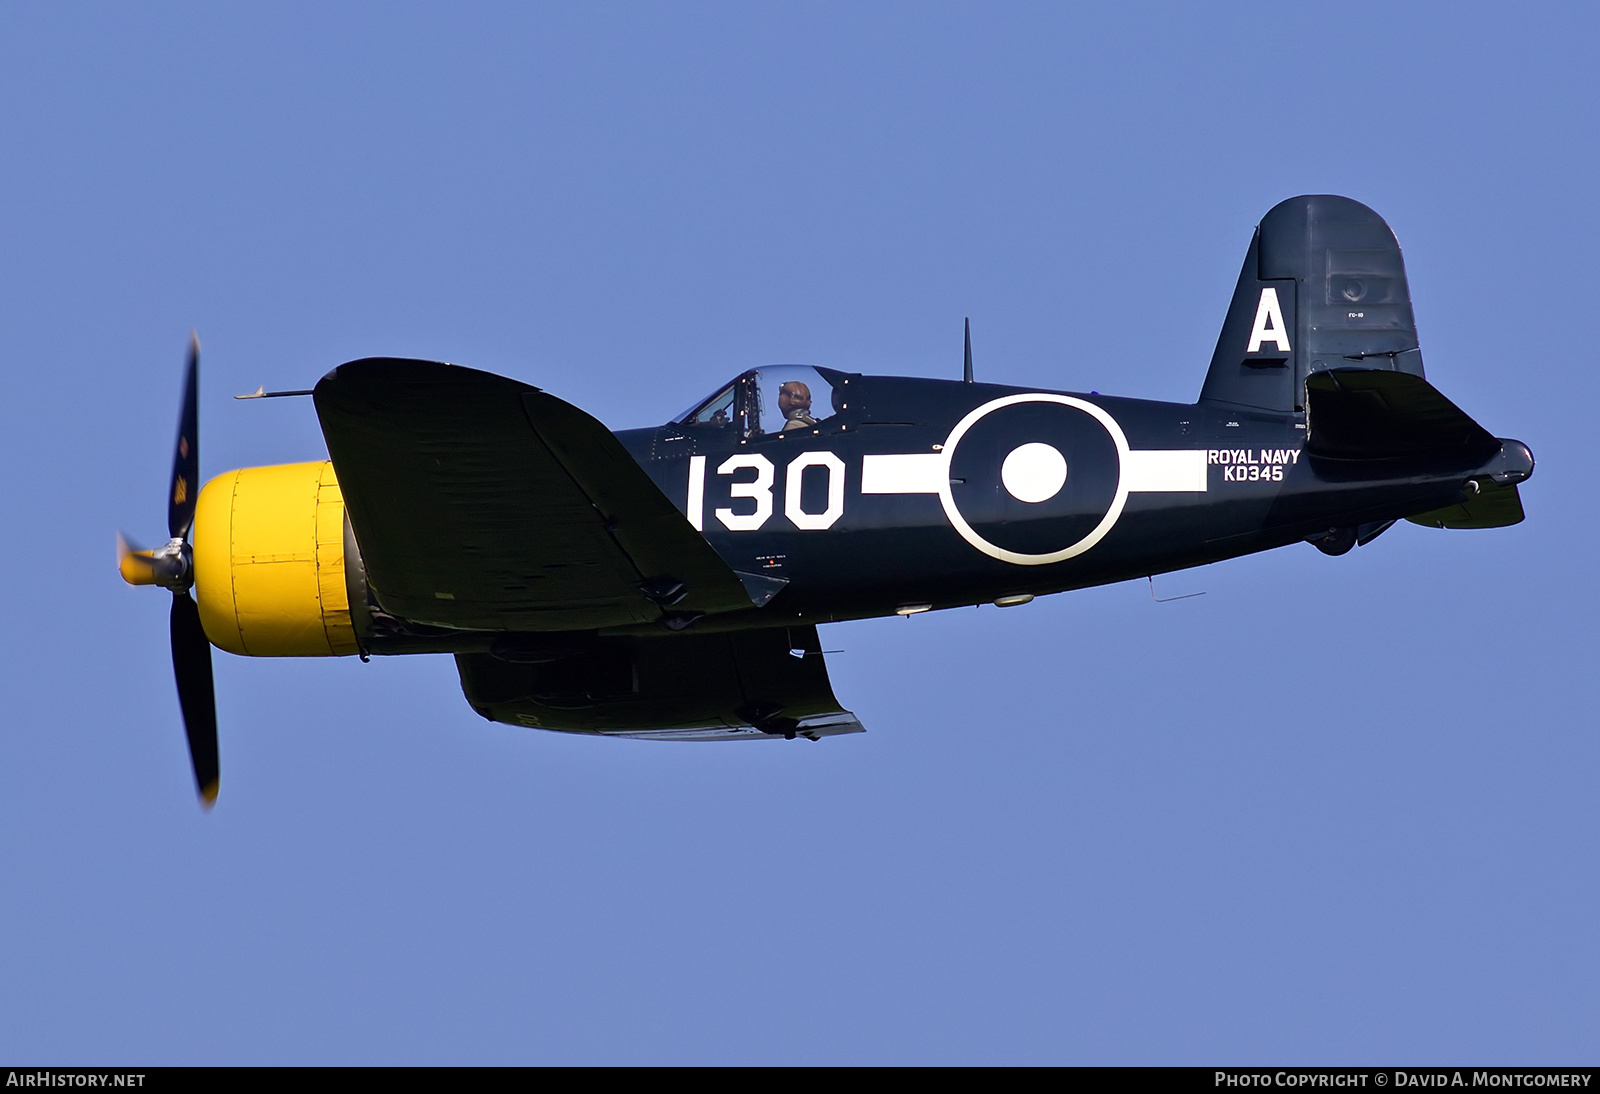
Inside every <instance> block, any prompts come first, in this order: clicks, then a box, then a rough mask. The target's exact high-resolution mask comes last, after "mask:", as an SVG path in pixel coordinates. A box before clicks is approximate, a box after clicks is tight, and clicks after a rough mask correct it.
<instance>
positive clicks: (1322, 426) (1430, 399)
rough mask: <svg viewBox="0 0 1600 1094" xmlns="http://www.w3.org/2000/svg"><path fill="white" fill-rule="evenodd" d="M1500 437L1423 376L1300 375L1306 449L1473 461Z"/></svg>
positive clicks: (1344, 456) (1366, 372)
mask: <svg viewBox="0 0 1600 1094" xmlns="http://www.w3.org/2000/svg"><path fill="white" fill-rule="evenodd" d="M1499 449H1500V442H1499V441H1498V440H1496V439H1495V438H1494V436H1493V435H1491V434H1490V433H1489V431H1488V430H1486V429H1484V428H1483V427H1482V426H1481V425H1479V424H1478V423H1477V422H1475V421H1473V420H1472V419H1471V418H1470V417H1468V416H1467V414H1466V412H1465V411H1463V410H1462V409H1461V408H1460V407H1458V406H1456V405H1455V404H1454V403H1452V402H1451V401H1450V400H1449V399H1446V398H1445V397H1444V396H1443V395H1441V394H1439V392H1438V390H1437V389H1436V388H1434V386H1433V385H1432V384H1430V383H1428V381H1426V380H1424V379H1423V378H1422V377H1421V376H1415V375H1412V374H1411V373H1407V372H1394V371H1391V370H1388V369H1330V370H1328V371H1326V372H1317V373H1313V374H1312V375H1311V376H1309V377H1307V378H1306V451H1307V452H1308V453H1310V454H1311V455H1313V456H1323V457H1327V458H1330V459H1341V460H1385V459H1404V458H1408V457H1420V458H1429V459H1434V458H1445V459H1450V458H1455V457H1459V458H1460V460H1461V461H1462V462H1463V464H1465V465H1475V464H1478V463H1481V462H1482V461H1483V460H1486V459H1488V458H1489V457H1490V456H1492V455H1494V453H1495V452H1497V451H1499Z"/></svg>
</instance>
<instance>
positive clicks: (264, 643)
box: [194, 460, 358, 657]
mask: <svg viewBox="0 0 1600 1094" xmlns="http://www.w3.org/2000/svg"><path fill="white" fill-rule="evenodd" d="M344 524H345V517H344V495H343V494H341V493H340V492H339V480H338V479H336V478H335V477H334V474H333V464H332V463H330V462H328V461H327V460H320V461H317V462H315V463H290V464H279V465H277V466H274V467H246V468H243V469H241V470H238V471H230V472H228V473H227V474H226V475H218V476H217V477H216V478H214V479H212V480H211V481H210V482H208V483H206V485H205V488H204V489H202V490H201V491H200V498H199V500H198V502H197V503H196V506H195V515H194V585H195V590H194V591H195V595H196V596H197V597H198V598H199V601H200V622H201V625H202V626H204V627H205V632H206V637H207V638H209V639H211V642H212V644H213V645H216V646H218V647H219V648H221V649H225V650H227V651H228V652H229V653H241V654H248V655H250V656H253V657H317V656H323V657H327V656H332V655H338V654H350V653H356V652H358V649H357V646H356V635H355V630H354V628H353V627H352V625H351V622H350V599H349V593H348V592H347V586H346V585H345V569H344V555H345V546H344V545H345V536H344Z"/></svg>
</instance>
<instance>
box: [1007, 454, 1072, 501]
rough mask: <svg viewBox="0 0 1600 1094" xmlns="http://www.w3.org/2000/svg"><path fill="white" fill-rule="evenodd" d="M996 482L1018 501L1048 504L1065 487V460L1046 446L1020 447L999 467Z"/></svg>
mask: <svg viewBox="0 0 1600 1094" xmlns="http://www.w3.org/2000/svg"><path fill="white" fill-rule="evenodd" d="M1000 481H1001V482H1003V483H1004V484H1005V487H1006V491H1007V493H1009V494H1010V495H1011V496H1012V497H1014V498H1016V499H1017V500H1018V501H1027V502H1041V501H1049V500H1050V499H1051V498H1053V497H1055V496H1056V495H1057V494H1059V493H1061V488H1062V487H1063V486H1065V485H1066V484H1067V459H1066V457H1065V456H1063V455H1062V454H1061V453H1060V452H1057V451H1056V450H1055V449H1054V448H1052V447H1050V446H1049V445H1047V444H1040V443H1039V442H1037V441H1035V442H1033V443H1032V444H1025V445H1021V446H1019V447H1017V448H1014V449H1012V450H1011V455H1009V456H1007V457H1006V460H1005V462H1004V463H1002V464H1001V465H1000Z"/></svg>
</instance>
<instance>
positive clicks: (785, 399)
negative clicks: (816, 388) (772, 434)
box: [778, 380, 817, 433]
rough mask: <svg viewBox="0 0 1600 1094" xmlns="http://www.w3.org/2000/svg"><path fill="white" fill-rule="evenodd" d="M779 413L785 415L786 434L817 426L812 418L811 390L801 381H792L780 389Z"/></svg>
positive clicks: (784, 426) (784, 427) (783, 430)
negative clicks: (792, 430) (794, 430)
mask: <svg viewBox="0 0 1600 1094" xmlns="http://www.w3.org/2000/svg"><path fill="white" fill-rule="evenodd" d="M778 412H779V413H780V414H782V415H783V429H782V432H784V433H787V432H789V430H791V429H808V428H810V427H811V426H814V425H816V424H817V420H816V419H815V418H813V417H812V416H811V388H809V387H807V386H806V385H805V384H804V383H802V382H801V381H799V380H790V381H788V382H787V383H785V384H784V385H783V386H782V387H780V388H778Z"/></svg>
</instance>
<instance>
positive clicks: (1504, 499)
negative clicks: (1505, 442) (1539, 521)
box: [1406, 482, 1522, 528]
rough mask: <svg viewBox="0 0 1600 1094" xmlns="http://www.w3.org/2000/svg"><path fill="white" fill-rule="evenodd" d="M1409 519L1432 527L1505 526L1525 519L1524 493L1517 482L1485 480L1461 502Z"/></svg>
mask: <svg viewBox="0 0 1600 1094" xmlns="http://www.w3.org/2000/svg"><path fill="white" fill-rule="evenodd" d="M1406 519H1407V520H1409V521H1411V522H1412V523H1413V524H1421V525H1424V526H1425V527H1428V528H1505V527H1508V526H1510V525H1513V524H1521V523H1522V496H1521V495H1520V494H1518V493H1517V488H1516V487H1515V486H1513V485H1505V486H1501V485H1499V484H1497V483H1494V482H1485V483H1483V484H1482V486H1481V488H1480V489H1479V491H1478V493H1476V494H1474V495H1472V496H1471V497H1469V498H1467V500H1466V501H1464V502H1462V503H1461V504H1459V505H1447V506H1445V507H1444V508H1443V509H1435V510H1433V511H1432V512H1429V513H1418V514H1417V515H1416V516H1413V517H1407V518H1406Z"/></svg>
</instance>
